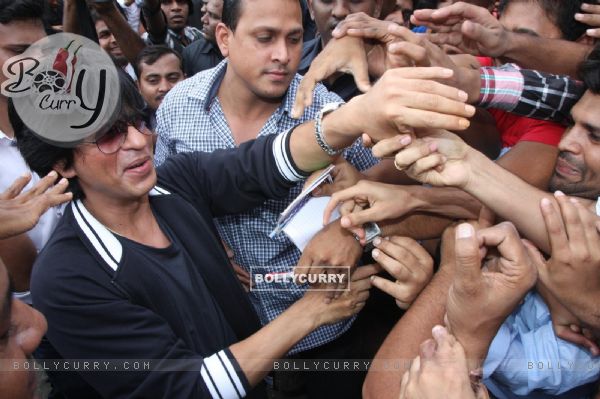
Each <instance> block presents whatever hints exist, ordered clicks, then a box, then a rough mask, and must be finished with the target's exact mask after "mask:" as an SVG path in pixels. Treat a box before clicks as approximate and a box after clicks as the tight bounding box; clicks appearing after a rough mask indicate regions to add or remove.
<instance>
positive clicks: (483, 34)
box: [461, 21, 495, 56]
mask: <svg viewBox="0 0 600 399" xmlns="http://www.w3.org/2000/svg"><path fill="white" fill-rule="evenodd" d="M461 30H462V34H463V35H464V36H465V37H467V38H469V39H471V40H474V41H476V42H477V43H479V45H480V46H481V47H483V48H484V51H483V52H484V54H483V55H487V56H495V54H488V53H486V51H485V50H486V49H488V48H489V47H490V46H491V45H493V43H491V40H490V39H491V38H492V33H491V32H490V30H489V29H488V28H486V27H484V26H483V25H481V24H478V23H477V22H473V21H465V22H463V25H462V29H461Z"/></svg>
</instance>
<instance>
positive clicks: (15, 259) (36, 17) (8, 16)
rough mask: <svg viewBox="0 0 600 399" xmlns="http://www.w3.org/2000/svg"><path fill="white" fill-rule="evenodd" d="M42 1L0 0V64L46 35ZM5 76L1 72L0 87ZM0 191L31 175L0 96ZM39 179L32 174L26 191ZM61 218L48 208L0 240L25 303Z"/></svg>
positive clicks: (1, 251)
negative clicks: (35, 268) (36, 220)
mask: <svg viewBox="0 0 600 399" xmlns="http://www.w3.org/2000/svg"><path fill="white" fill-rule="evenodd" d="M42 14H43V2H42V1H40V0H16V1H14V0H0V65H4V63H5V62H6V61H7V60H8V59H9V58H11V57H14V56H16V55H18V54H20V53H22V52H23V51H25V49H27V47H29V45H31V44H32V43H35V42H36V41H38V40H39V39H41V38H43V37H44V36H46V32H45V31H44V25H43V23H42ZM4 80H6V77H5V76H4V75H3V74H2V73H0V84H1V83H2V82H4ZM0 161H1V163H2V167H1V168H0V192H3V191H5V190H6V189H7V188H8V187H10V185H11V184H12V183H13V181H15V180H16V179H17V178H18V177H20V176H23V175H24V174H28V173H30V170H29V167H28V166H27V165H26V164H25V161H24V160H23V158H22V157H21V154H20V153H19V151H18V150H17V147H16V146H15V142H14V138H13V130H12V127H11V125H10V122H9V118H8V99H7V98H6V97H4V96H3V95H1V94H0ZM37 181H39V177H38V176H37V175H35V174H34V175H33V177H32V179H31V182H30V183H29V184H28V185H27V186H26V188H25V190H27V189H29V188H30V187H31V186H33V185H34V184H35V183H36V182H37ZM59 217H60V213H59V210H57V209H50V210H49V211H48V212H46V213H45V214H44V215H43V216H42V217H41V218H40V221H39V223H38V224H37V225H36V226H35V228H33V229H32V230H31V231H29V232H28V233H26V234H21V235H18V236H16V237H12V238H10V239H5V240H0V257H1V258H2V259H3V260H4V263H5V264H6V267H7V269H8V272H9V274H10V276H11V279H12V281H13V286H14V290H15V291H16V292H17V293H18V294H17V297H20V298H21V299H24V300H25V301H27V300H28V297H29V292H28V290H29V275H30V273H31V267H32V265H33V262H34V260H35V258H36V256H37V253H38V252H39V251H40V250H41V249H42V247H43V246H44V244H45V243H46V241H47V240H48V238H49V237H50V235H51V233H52V231H53V229H54V226H55V225H56V222H57V221H58V219H59Z"/></svg>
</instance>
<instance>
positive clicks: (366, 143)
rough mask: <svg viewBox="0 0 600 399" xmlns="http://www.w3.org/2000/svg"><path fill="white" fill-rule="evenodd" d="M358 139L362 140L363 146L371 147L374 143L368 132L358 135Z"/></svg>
mask: <svg viewBox="0 0 600 399" xmlns="http://www.w3.org/2000/svg"><path fill="white" fill-rule="evenodd" d="M360 139H361V140H362V143H363V146H364V147H366V148H371V147H373V145H374V144H375V142H374V141H373V139H372V138H371V136H369V135H368V134H365V133H363V134H362V135H361V136H360Z"/></svg>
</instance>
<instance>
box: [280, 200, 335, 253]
mask: <svg viewBox="0 0 600 399" xmlns="http://www.w3.org/2000/svg"><path fill="white" fill-rule="evenodd" d="M330 199H331V197H318V198H314V197H311V198H310V199H309V200H308V202H306V204H305V205H304V206H303V207H302V208H301V209H300V210H298V212H297V213H296V214H295V215H294V216H293V217H292V218H291V219H290V220H289V221H288V222H287V224H286V225H285V227H284V228H283V232H284V233H285V234H286V235H287V236H288V237H289V238H290V240H292V242H293V243H294V244H295V245H296V246H297V247H298V249H300V251H304V247H306V244H308V243H309V241H310V240H311V239H312V238H313V237H314V236H315V234H317V233H318V232H319V231H320V230H321V229H322V228H323V211H325V207H326V206H327V203H328V202H329V200H330ZM339 218H340V213H339V211H338V208H335V209H334V211H333V212H332V213H331V219H330V222H333V221H334V220H337V219H339Z"/></svg>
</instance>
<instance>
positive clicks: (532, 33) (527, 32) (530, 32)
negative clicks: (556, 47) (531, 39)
mask: <svg viewBox="0 0 600 399" xmlns="http://www.w3.org/2000/svg"><path fill="white" fill-rule="evenodd" d="M513 32H515V33H522V34H524V35H530V36H535V37H540V35H539V34H538V33H537V32H536V31H534V30H531V29H527V28H516V29H513Z"/></svg>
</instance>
